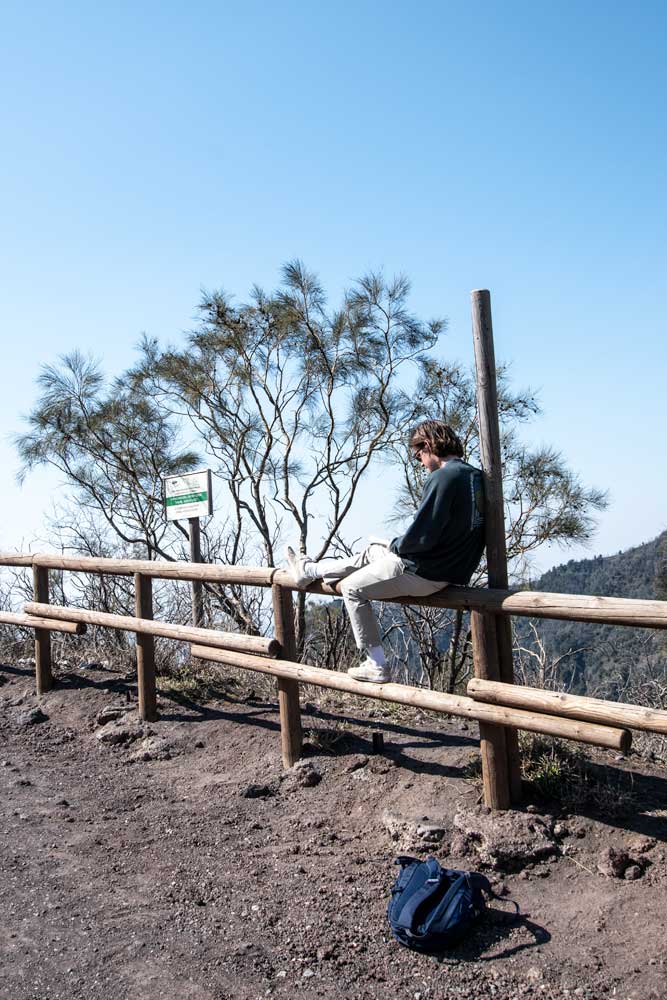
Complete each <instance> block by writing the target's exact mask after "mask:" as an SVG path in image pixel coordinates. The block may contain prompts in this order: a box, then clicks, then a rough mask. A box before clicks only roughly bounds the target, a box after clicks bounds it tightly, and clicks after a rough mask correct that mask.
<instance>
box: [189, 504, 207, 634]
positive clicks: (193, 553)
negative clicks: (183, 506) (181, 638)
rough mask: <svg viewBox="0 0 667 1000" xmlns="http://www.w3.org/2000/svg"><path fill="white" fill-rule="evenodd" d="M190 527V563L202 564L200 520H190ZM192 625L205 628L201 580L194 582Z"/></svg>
mask: <svg viewBox="0 0 667 1000" xmlns="http://www.w3.org/2000/svg"><path fill="white" fill-rule="evenodd" d="M188 521H189V526H190V532H189V534H190V562H193V563H200V562H201V534H200V531H199V518H198V517H190V518H188ZM192 624H193V625H194V626H195V628H203V627H204V600H203V585H202V582H201V580H193V581H192Z"/></svg>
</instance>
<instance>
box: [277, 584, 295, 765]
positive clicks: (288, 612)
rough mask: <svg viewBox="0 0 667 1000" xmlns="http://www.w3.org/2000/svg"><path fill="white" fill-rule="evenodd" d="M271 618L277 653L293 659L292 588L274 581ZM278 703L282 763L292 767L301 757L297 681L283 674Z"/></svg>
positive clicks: (287, 658) (279, 685)
mask: <svg viewBox="0 0 667 1000" xmlns="http://www.w3.org/2000/svg"><path fill="white" fill-rule="evenodd" d="M271 592H272V597H273V617H274V619H275V631H276V639H277V640H278V642H279V643H280V645H281V650H282V651H281V656H282V658H283V659H285V660H292V661H296V657H297V651H296V639H295V636H294V605H293V602H292V591H291V590H290V589H289V588H288V587H281V586H280V585H279V584H277V583H274V584H273V586H272V588H271ZM277 685H278V705H279V707H280V744H281V749H282V757H283V765H284V766H285V767H292V765H293V764H296V762H297V760H299V759H300V758H301V746H302V743H303V734H302V731H301V707H300V705H299V682H298V681H293V680H289V679H288V678H286V677H278V678H277Z"/></svg>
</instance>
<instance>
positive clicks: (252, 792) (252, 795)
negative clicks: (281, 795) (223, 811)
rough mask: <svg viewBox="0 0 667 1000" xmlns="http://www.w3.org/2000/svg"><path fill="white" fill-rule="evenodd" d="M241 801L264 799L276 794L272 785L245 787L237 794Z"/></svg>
mask: <svg viewBox="0 0 667 1000" xmlns="http://www.w3.org/2000/svg"><path fill="white" fill-rule="evenodd" d="M239 794H240V796H241V798H243V799H266V798H269V796H271V795H275V794H276V790H275V788H274V787H273V785H253V784H251V785H245V787H244V788H242V789H241V791H240V792H239Z"/></svg>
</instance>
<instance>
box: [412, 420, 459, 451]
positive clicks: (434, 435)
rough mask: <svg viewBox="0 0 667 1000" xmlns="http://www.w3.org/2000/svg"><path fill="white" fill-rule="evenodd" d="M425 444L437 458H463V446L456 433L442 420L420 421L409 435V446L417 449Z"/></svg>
mask: <svg viewBox="0 0 667 1000" xmlns="http://www.w3.org/2000/svg"><path fill="white" fill-rule="evenodd" d="M425 444H427V445H428V446H429V448H430V449H431V451H432V452H433V454H434V455H437V456H438V458H447V457H448V456H454V457H455V458H463V445H462V444H461V438H460V437H459V436H458V434H457V433H456V431H455V430H454V429H453V428H452V427H450V426H449V424H446V423H445V422H444V421H443V420H422V422H421V423H420V424H417V426H416V427H415V428H414V429H413V431H412V433H411V434H410V445H411V447H412V448H419V446H420V445H425Z"/></svg>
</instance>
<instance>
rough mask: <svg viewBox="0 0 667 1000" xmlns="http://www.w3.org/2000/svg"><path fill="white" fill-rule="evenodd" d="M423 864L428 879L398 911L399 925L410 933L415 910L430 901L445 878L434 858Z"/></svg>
mask: <svg viewBox="0 0 667 1000" xmlns="http://www.w3.org/2000/svg"><path fill="white" fill-rule="evenodd" d="M424 864H425V865H427V867H428V872H429V875H428V878H427V879H426V881H425V882H424V884H423V885H422V887H421V889H418V890H417V892H415V893H413V895H411V896H410V898H409V900H408V902H407V903H406V904H405V906H403V907H401V911H400V920H401V924H403V926H404V927H406V928H409V929H410V932H411V933H412V930H413V925H414V921H415V914H416V912H417V910H418V909H419V907H420V906H421V905H422V903H425V902H426V900H428V899H430V897H431V896H433V895H435V894H436V893H437V892H439V891H440V886H441V884H442V881H443V878H445V877H446V873H445V871H444V870H443V869H442V868H441V867H440V865H439V864H438V862H437V861H436V860H435V858H428V859H427V860H426V861H425V862H424Z"/></svg>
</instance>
